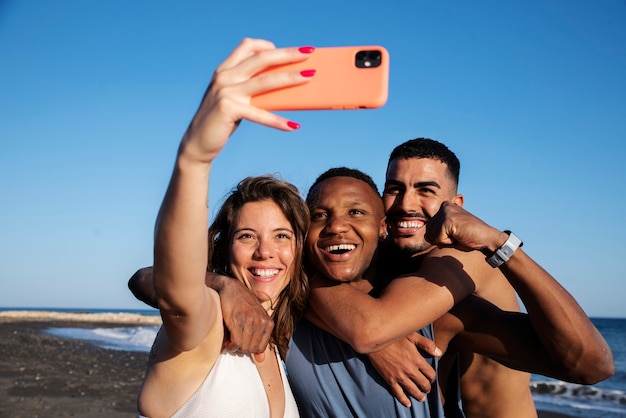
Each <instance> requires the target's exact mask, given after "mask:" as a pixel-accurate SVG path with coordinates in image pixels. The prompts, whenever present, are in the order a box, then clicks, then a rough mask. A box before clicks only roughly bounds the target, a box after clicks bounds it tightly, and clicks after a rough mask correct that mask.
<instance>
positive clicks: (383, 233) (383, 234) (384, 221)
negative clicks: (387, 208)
mask: <svg viewBox="0 0 626 418" xmlns="http://www.w3.org/2000/svg"><path fill="white" fill-rule="evenodd" d="M378 236H379V237H380V239H385V238H387V217H386V216H385V217H383V218H382V219H381V220H380V229H379V231H378Z"/></svg>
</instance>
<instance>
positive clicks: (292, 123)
mask: <svg viewBox="0 0 626 418" xmlns="http://www.w3.org/2000/svg"><path fill="white" fill-rule="evenodd" d="M287 126H289V127H290V128H291V129H300V124H299V123H298V122H292V121H288V122H287Z"/></svg>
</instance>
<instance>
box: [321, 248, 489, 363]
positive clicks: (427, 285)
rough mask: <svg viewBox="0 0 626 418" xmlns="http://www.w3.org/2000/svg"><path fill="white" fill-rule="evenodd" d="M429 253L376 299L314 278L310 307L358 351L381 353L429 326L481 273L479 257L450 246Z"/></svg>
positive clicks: (355, 290) (349, 287) (466, 291)
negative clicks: (417, 268)
mask: <svg viewBox="0 0 626 418" xmlns="http://www.w3.org/2000/svg"><path fill="white" fill-rule="evenodd" d="M431 253H432V256H431V257H429V258H428V259H427V260H424V262H423V264H422V267H421V269H420V271H419V276H418V275H412V276H403V277H400V278H397V279H394V280H393V281H392V282H391V283H390V284H389V285H388V286H387V287H386V288H385V290H384V291H383V293H382V294H381V295H380V297H379V298H373V297H371V296H369V295H367V294H365V293H363V292H361V291H360V290H358V289H356V288H355V287H354V286H352V285H350V284H336V283H334V282H331V281H330V280H325V279H319V281H318V279H317V278H316V281H315V282H314V284H313V286H312V290H311V295H310V303H311V306H312V308H313V309H314V310H315V312H316V314H317V316H318V317H319V318H320V319H321V320H322V321H323V322H324V323H325V324H326V325H327V326H328V327H329V328H330V329H331V330H332V332H333V333H334V334H335V335H340V336H341V339H342V340H344V341H346V342H347V343H348V344H350V345H351V346H352V347H353V348H354V349H355V350H356V351H358V352H361V353H370V352H374V351H379V350H381V349H382V348H384V347H385V346H387V345H388V344H390V343H392V342H393V341H395V340H397V339H399V338H403V337H405V336H406V335H409V334H410V333H412V332H414V331H415V330H418V329H421V328H423V327H424V326H426V325H428V324H430V323H431V322H433V321H434V320H435V319H437V318H439V317H440V316H441V315H443V314H444V313H446V312H447V311H448V310H449V309H450V308H452V306H454V304H455V303H456V302H458V301H459V300H461V299H463V298H464V297H466V296H467V295H469V294H471V293H472V292H473V291H474V288H475V286H476V284H475V283H474V281H473V280H472V279H471V277H480V270H481V269H482V268H484V266H482V263H484V260H483V258H482V257H478V256H477V255H475V254H472V253H464V252H461V251H458V250H455V249H450V248H448V249H435V250H433V251H432V252H431ZM459 260H461V261H459ZM478 261H480V263H479V262H478Z"/></svg>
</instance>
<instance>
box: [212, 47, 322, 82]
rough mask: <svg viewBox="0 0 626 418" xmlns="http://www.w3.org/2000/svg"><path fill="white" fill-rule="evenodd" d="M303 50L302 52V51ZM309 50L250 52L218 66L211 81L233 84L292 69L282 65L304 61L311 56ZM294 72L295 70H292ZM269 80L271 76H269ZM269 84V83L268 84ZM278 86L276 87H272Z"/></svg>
mask: <svg viewBox="0 0 626 418" xmlns="http://www.w3.org/2000/svg"><path fill="white" fill-rule="evenodd" d="M303 51H304V52H303ZM310 51H311V50H309V49H300V48H279V49H271V50H263V51H260V52H257V53H255V54H252V55H250V56H248V57H247V58H245V59H244V60H242V61H240V62H238V63H237V64H236V65H233V66H230V67H227V68H226V67H224V68H219V67H218V69H217V70H216V71H215V73H214V75H213V81H214V82H215V83H217V84H218V85H223V86H227V85H235V84H239V83H244V82H246V81H248V80H250V79H255V78H257V77H256V76H257V75H258V74H260V73H262V74H263V76H259V78H260V79H261V81H263V79H264V78H267V77H268V76H271V75H274V74H281V73H284V72H288V71H289V70H293V67H287V68H285V67H283V66H284V65H286V64H293V63H297V62H301V61H304V60H306V59H308V58H309V57H310V56H311V52H310ZM294 72H295V71H294ZM270 80H271V77H270ZM269 86H271V84H269ZM273 88H278V87H275V86H274V87H273Z"/></svg>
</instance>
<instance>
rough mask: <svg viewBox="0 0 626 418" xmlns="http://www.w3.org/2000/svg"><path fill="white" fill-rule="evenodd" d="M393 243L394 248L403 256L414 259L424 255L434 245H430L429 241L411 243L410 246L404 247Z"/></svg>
mask: <svg viewBox="0 0 626 418" xmlns="http://www.w3.org/2000/svg"><path fill="white" fill-rule="evenodd" d="M392 242H393V246H394V247H395V248H396V249H397V250H398V251H399V252H400V253H401V254H403V255H404V256H406V257H412V256H414V255H416V254H420V253H423V252H424V251H426V250H427V249H429V248H430V247H432V244H431V243H429V242H428V241H422V242H419V243H409V244H404V245H401V244H399V243H398V242H396V241H392Z"/></svg>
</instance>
